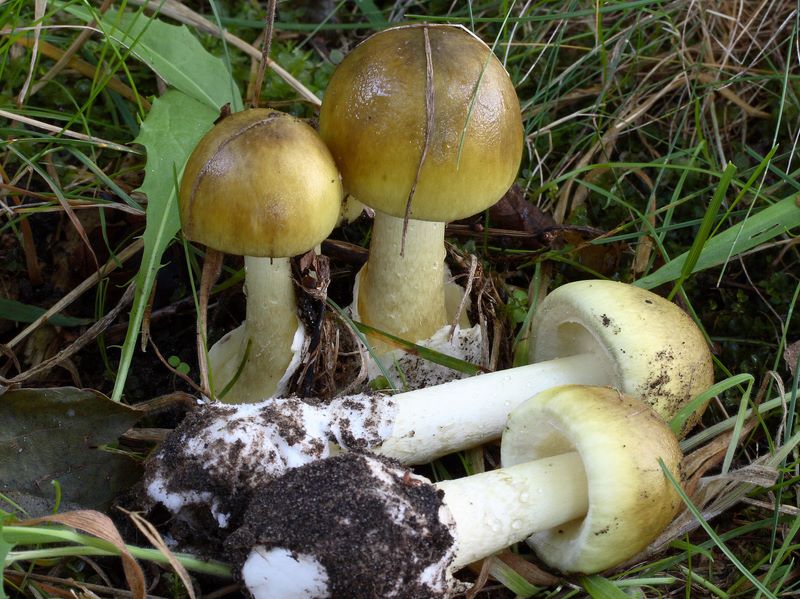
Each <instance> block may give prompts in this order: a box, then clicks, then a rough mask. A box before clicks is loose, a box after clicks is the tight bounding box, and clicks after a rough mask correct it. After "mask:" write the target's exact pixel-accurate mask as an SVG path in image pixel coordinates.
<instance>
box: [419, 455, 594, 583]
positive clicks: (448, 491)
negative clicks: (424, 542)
mask: <svg viewBox="0 0 800 599" xmlns="http://www.w3.org/2000/svg"><path fill="white" fill-rule="evenodd" d="M435 486H436V488H437V489H438V490H440V491H444V500H443V501H444V504H445V505H446V506H447V508H448V509H449V510H450V514H451V515H452V517H453V520H454V523H455V537H456V555H455V558H454V559H453V562H452V564H451V568H452V569H453V570H457V569H458V568H460V567H462V566H465V565H467V564H469V563H472V562H474V561H476V560H478V559H481V558H483V557H485V556H487V555H492V554H493V553H496V552H498V551H500V550H501V549H504V548H505V547H509V546H510V545H513V544H514V543H518V542H520V541H522V540H524V539H526V538H528V537H529V536H530V535H532V534H533V533H535V532H539V531H542V530H548V529H550V528H555V527H556V526H558V525H560V524H563V523H565V522H570V521H572V520H575V519H576V518H581V517H583V516H584V515H586V512H587V510H588V509H589V496H588V484H587V482H586V472H585V471H584V468H583V462H582V460H581V458H580V456H579V455H578V453H577V452H574V451H572V452H567V453H564V454H561V455H557V456H553V457H549V458H543V459H540V460H534V461H531V462H528V463H526V464H519V465H517V466H511V467H508V468H502V469H499V470H493V471H491V472H484V473H482V474H476V475H473V476H468V477H466V478H460V479H455V480H446V481H442V482H439V483H437V484H436V485H435Z"/></svg>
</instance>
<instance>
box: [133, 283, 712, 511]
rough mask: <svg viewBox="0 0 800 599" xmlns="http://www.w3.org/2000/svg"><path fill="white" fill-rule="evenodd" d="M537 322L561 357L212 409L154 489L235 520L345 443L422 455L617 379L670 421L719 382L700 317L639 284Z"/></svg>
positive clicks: (408, 457)
mask: <svg viewBox="0 0 800 599" xmlns="http://www.w3.org/2000/svg"><path fill="white" fill-rule="evenodd" d="M533 329H534V334H535V339H534V340H533V343H534V347H543V348H545V349H546V350H547V352H549V355H548V356H547V357H550V358H552V359H550V360H548V361H545V362H539V363H536V364H531V365H528V366H521V367H518V368H513V369H509V370H504V371H499V372H493V373H488V374H482V375H479V376H475V377H472V378H468V379H462V380H457V381H451V382H449V383H446V384H443V385H438V386H434V387H429V388H426V389H417V390H414V391H409V392H405V393H400V394H397V395H394V396H384V395H356V396H347V397H340V398H337V399H335V400H334V401H332V402H331V403H330V404H329V405H327V406H310V405H308V404H306V403H304V402H302V401H300V400H298V399H277V398H276V399H272V400H269V401H267V402H264V403H262V404H257V405H254V406H248V407H247V408H246V409H241V408H238V409H234V408H232V407H222V406H215V405H213V404H212V405H208V406H204V407H202V408H201V409H199V410H197V411H195V412H194V413H193V414H191V415H189V416H188V417H187V419H186V420H185V421H184V422H183V423H182V424H181V426H180V427H179V428H178V429H177V430H176V431H175V432H174V433H173V436H172V437H171V441H170V442H168V443H167V444H165V446H164V447H163V448H162V449H161V450H160V452H159V453H158V454H157V455H156V457H155V458H154V459H153V460H151V461H150V463H149V464H148V467H147V475H146V481H147V488H148V493H149V495H150V497H151V498H152V499H153V500H156V501H160V502H162V503H165V504H166V503H169V504H172V505H179V506H180V509H176V510H173V511H176V512H180V511H191V510H196V509H200V510H205V511H207V510H208V509H209V506H214V505H219V506H220V507H219V508H213V509H215V510H216V511H217V512H221V513H224V514H229V515H231V521H232V522H234V523H235V522H236V521H237V520H238V518H239V517H240V515H241V505H242V503H243V502H244V503H246V501H247V498H246V495H247V494H248V493H250V492H252V491H253V490H254V489H257V488H260V486H261V485H262V484H263V483H264V481H266V480H269V479H271V478H274V477H275V476H277V475H281V474H283V473H285V472H286V471H287V470H288V469H289V468H293V467H295V466H297V465H300V464H302V463H307V462H309V461H313V460H316V459H319V458H322V457H326V456H328V455H330V453H331V449H332V447H334V446H339V447H344V448H347V449H362V450H365V449H369V450H371V451H373V452H375V453H380V454H383V455H385V456H388V457H392V458H395V459H397V460H399V461H400V462H402V463H405V464H422V463H425V462H429V461H431V460H433V459H435V458H437V457H440V456H443V455H446V454H448V453H452V452H454V451H459V450H463V449H466V448H469V447H474V446H476V445H479V444H481V443H485V442H487V441H490V440H492V439H495V438H498V437H499V436H500V435H501V433H502V431H503V427H504V426H505V424H506V421H507V419H508V414H509V413H510V412H511V410H513V409H514V408H516V407H517V406H518V405H520V404H521V403H522V402H524V401H525V400H527V399H528V398H529V397H531V396H533V395H535V394H536V393H538V392H540V391H543V390H546V389H549V388H552V387H556V386H559V385H565V384H587V385H609V386H612V387H614V388H617V389H620V390H621V391H622V392H623V393H626V394H628V395H631V396H634V397H639V398H641V399H642V400H643V401H645V403H648V404H649V405H651V406H653V407H654V409H655V410H656V412H657V413H658V414H659V415H660V416H661V417H662V418H663V419H664V420H669V419H671V418H672V417H673V416H675V415H676V413H677V412H678V411H679V410H680V409H681V408H682V407H683V406H684V405H685V404H686V403H688V402H689V401H690V400H691V399H693V398H694V397H696V396H697V395H699V394H700V393H701V392H702V391H704V390H705V389H706V388H708V387H709V386H710V385H711V384H712V383H713V369H712V364H711V355H710V353H709V350H708V346H707V344H706V341H705V338H704V337H703V335H702V333H701V332H700V330H699V329H698V328H697V327H696V326H695V324H694V322H693V321H692V320H691V319H690V318H689V317H688V316H687V315H686V314H685V313H684V312H683V311H682V310H681V309H680V308H678V307H677V306H676V305H675V304H672V303H670V302H668V301H667V300H665V299H664V298H662V297H659V296H657V295H655V294H653V293H651V292H649V291H644V290H642V289H639V288H637V287H633V286H631V285H626V284H623V283H614V282H610V281H582V282H575V283H569V284H567V285H564V286H562V287H560V288H558V289H556V290H555V291H553V292H552V293H551V294H550V295H549V296H548V297H547V298H546V299H545V300H544V301H543V302H542V304H541V306H539V310H538V311H537V315H536V318H535V319H534V327H533ZM545 349H542V350H541V351H542V352H544V351H545ZM537 355H540V354H537ZM701 409H702V406H701ZM693 420H694V419H692V421H693ZM686 430H688V429H687V428H684V432H685V431H686ZM225 438H234V439H237V440H241V439H243V438H246V439H248V441H247V442H246V445H243V444H242V443H238V445H237V447H239V449H240V450H242V451H237V452H235V455H237V456H239V455H241V456H243V457H242V459H243V460H244V461H243V462H242V463H241V464H239V463H238V462H237V464H236V466H235V468H232V467H231V466H230V465H226V460H228V461H229V460H230V456H231V455H232V452H230V451H227V450H226V449H225V446H224V445H223V443H224V439H225ZM245 448H246V449H245ZM237 459H238V458H237ZM179 464H183V465H184V466H183V467H177V466H176V465H179ZM234 470H235V471H234ZM187 471H188V472H189V473H190V474H185V473H186V472H187ZM204 489H206V490H207V489H212V490H214V493H213V498H209V497H204V498H202V500H201V499H199V498H198V495H197V493H198V492H199V491H202V490H204ZM237 497H238V498H239V499H240V501H238V502H237V503H236V504H234V503H233V502H232V499H233V498H237ZM215 502H216V503H215Z"/></svg>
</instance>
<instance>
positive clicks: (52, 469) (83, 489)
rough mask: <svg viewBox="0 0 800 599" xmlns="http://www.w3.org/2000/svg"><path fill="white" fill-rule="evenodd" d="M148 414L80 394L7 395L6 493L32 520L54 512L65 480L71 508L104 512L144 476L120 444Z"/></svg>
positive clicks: (1, 414)
mask: <svg viewBox="0 0 800 599" xmlns="http://www.w3.org/2000/svg"><path fill="white" fill-rule="evenodd" d="M141 415H142V414H141V412H139V411H138V410H134V409H133V408H129V407H127V406H124V405H122V404H120V403H116V402H112V401H111V400H109V399H108V398H107V397H105V396H104V395H102V394H100V393H97V392H94V391H87V390H81V389H75V388H72V387H64V388H57V389H19V390H14V391H8V392H7V393H5V394H3V395H2V396H0V492H2V494H3V495H5V496H8V497H11V498H12V499H13V500H14V501H15V502H16V503H18V504H19V505H21V506H22V507H23V508H25V510H26V511H27V512H29V513H31V512H33V513H34V514H39V515H43V514H46V513H49V512H50V510H51V509H52V505H53V503H54V501H55V498H56V491H55V490H54V489H53V488H52V486H51V484H50V481H51V480H58V481H59V484H60V487H61V491H62V494H63V504H64V505H68V506H70V507H75V506H80V507H84V508H92V509H103V508H104V507H106V506H107V505H108V504H109V502H110V501H111V500H112V499H113V498H114V497H115V496H116V495H117V493H119V492H120V491H123V490H126V489H128V488H130V485H132V484H133V483H134V482H135V481H136V480H138V478H139V477H140V475H141V471H140V467H139V464H138V463H136V462H135V461H133V460H132V459H131V458H129V457H128V456H126V455H122V454H120V453H117V452H109V451H104V450H103V449H101V446H103V445H105V444H108V443H116V441H117V439H118V438H119V436H120V435H121V434H122V433H124V432H125V431H126V430H128V429H129V428H131V427H132V426H133V425H134V424H135V423H136V422H137V421H138V420H139V418H140V417H141Z"/></svg>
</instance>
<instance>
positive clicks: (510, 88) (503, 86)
mask: <svg viewBox="0 0 800 599" xmlns="http://www.w3.org/2000/svg"><path fill="white" fill-rule="evenodd" d="M425 30H427V31H428V35H429V39H430V48H431V59H432V60H431V63H432V67H433V68H432V70H433V86H432V88H433V111H432V112H433V115H432V120H433V127H432V135H431V138H430V139H429V142H428V152H427V156H426V157H425V162H424V164H423V166H422V169H421V171H420V178H419V182H418V184H417V187H416V190H415V192H414V198H413V201H412V203H411V218H414V219H417V220H430V221H441V222H447V221H451V220H456V219H459V218H464V217H467V216H470V215H472V214H476V213H478V212H480V211H481V210H484V209H485V208H487V207H488V206H491V205H492V204H494V203H495V202H497V201H498V200H499V199H500V197H501V196H502V195H503V194H504V193H505V192H506V191H507V190H508V188H509V187H511V185H512V183H513V182H514V178H515V177H516V174H517V170H518V169H519V164H520V160H521V158H522V138H523V130H522V116H521V114H520V107H519V100H518V98H517V94H516V91H515V90H514V85H513V84H512V83H511V79H510V78H509V76H508V73H506V71H505V69H504V68H503V65H502V64H501V63H500V61H499V60H497V58H496V57H495V56H494V54H492V51H491V49H490V48H489V47H488V46H487V45H486V44H485V43H483V42H482V41H481V40H480V39H478V38H477V37H476V36H475V35H473V34H472V33H470V32H468V31H467V30H466V29H465V28H463V27H458V26H452V25H409V26H401V27H394V28H391V29H387V30H385V31H382V32H380V33H377V34H375V35H373V36H372V37H370V38H368V39H367V40H365V41H364V42H362V43H361V44H360V45H359V46H358V47H356V48H355V50H353V51H352V52H351V53H350V54H348V55H347V57H346V58H345V59H344V60H343V61H342V62H341V64H339V66H338V67H337V69H336V71H335V72H334V74H333V77H332V78H331V81H330V84H329V85H328V88H327V89H326V91H325V97H324V98H323V101H322V109H321V111H320V117H319V124H320V135H321V136H322V139H324V140H325V142H326V143H327V144H328V147H330V148H331V152H332V153H333V156H334V158H335V159H336V163H337V164H338V165H339V169H340V170H341V172H342V178H343V180H344V185H345V188H346V189H347V190H348V192H349V193H352V194H353V195H354V196H355V197H356V198H358V199H359V200H360V201H361V202H363V203H364V204H366V205H368V206H370V207H371V208H374V209H375V210H380V211H381V212H385V213H387V214H390V215H391V216H395V217H398V218H402V217H403V216H404V215H405V210H406V202H407V201H408V196H409V193H410V191H411V188H412V185H413V183H414V180H415V178H416V176H417V169H418V166H419V161H420V157H421V155H422V151H423V148H424V146H425V134H426V128H427V110H426V87H427V83H426V82H427V75H426V64H427V60H426V53H425V41H424V35H425V34H424V31H425ZM476 88H477V91H476Z"/></svg>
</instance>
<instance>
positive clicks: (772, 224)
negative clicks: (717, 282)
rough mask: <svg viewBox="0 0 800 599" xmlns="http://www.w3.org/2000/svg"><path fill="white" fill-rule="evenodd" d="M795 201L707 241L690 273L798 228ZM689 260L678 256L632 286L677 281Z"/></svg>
mask: <svg viewBox="0 0 800 599" xmlns="http://www.w3.org/2000/svg"><path fill="white" fill-rule="evenodd" d="M797 202H798V197H797V196H796V197H790V198H786V199H784V200H781V201H780V202H777V203H775V204H772V205H771V206H768V207H767V208H764V209H763V210H761V211H759V212H758V213H757V214H754V215H753V216H751V217H750V218H748V219H747V220H744V221H742V222H741V223H737V224H735V225H733V226H732V227H730V228H728V229H726V230H725V231H723V232H722V233H720V234H718V235H715V236H714V237H712V238H711V239H709V240H708V241H706V243H705V244H704V245H703V250H702V253H701V254H700V256H699V257H698V258H697V262H696V263H695V265H694V267H693V268H692V273H696V272H699V271H701V270H706V269H708V268H712V267H714V266H719V265H720V264H724V263H725V262H727V261H728V260H730V259H731V258H734V257H736V256H738V255H740V254H743V253H745V252H747V251H748V250H751V249H753V248H754V247H756V246H758V245H760V244H762V243H765V242H767V241H769V240H770V239H773V238H775V237H777V236H778V235H783V234H784V233H787V232H789V231H791V230H792V229H795V228H797V227H800V206H798V203H797ZM688 257H689V252H685V253H683V254H681V255H680V256H678V257H677V258H674V259H673V260H670V261H669V262H667V263H666V264H665V265H664V266H662V267H661V268H659V269H658V270H657V271H655V272H653V273H650V274H649V275H647V276H646V277H642V278H641V279H639V280H638V281H636V282H635V283H634V285H636V286H637V287H641V288H643V289H652V288H653V287H658V286H659V285H663V284H664V283H669V282H670V281H675V280H677V279H678V278H679V277H680V276H681V273H682V271H683V265H684V263H685V262H686V260H687V259H688Z"/></svg>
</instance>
